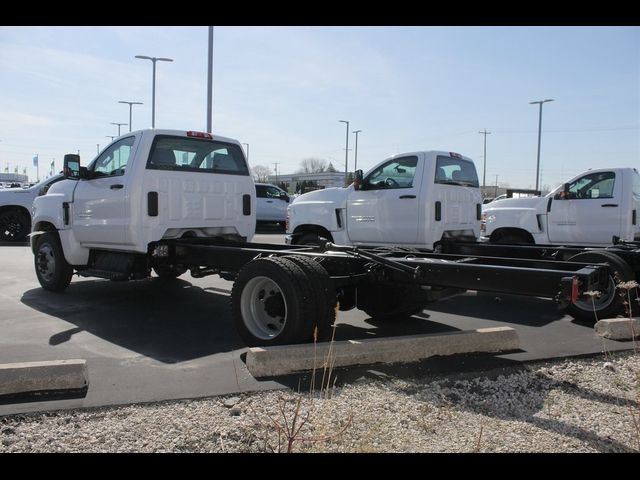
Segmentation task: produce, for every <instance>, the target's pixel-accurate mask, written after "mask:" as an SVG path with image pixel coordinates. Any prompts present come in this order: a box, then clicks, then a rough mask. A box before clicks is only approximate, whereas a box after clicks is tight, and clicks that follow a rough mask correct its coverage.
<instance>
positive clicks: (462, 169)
mask: <svg viewBox="0 0 640 480" xmlns="http://www.w3.org/2000/svg"><path fill="white" fill-rule="evenodd" d="M434 182H435V183H443V184H446V185H461V186H464V187H479V186H480V183H479V182H478V174H477V173H476V167H475V165H474V164H473V162H470V161H469V160H464V159H462V158H454V157H447V156H444V155H438V158H437V159H436V175H435V179H434Z"/></svg>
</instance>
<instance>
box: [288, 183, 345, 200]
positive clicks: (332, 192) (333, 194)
mask: <svg viewBox="0 0 640 480" xmlns="http://www.w3.org/2000/svg"><path fill="white" fill-rule="evenodd" d="M348 191H349V189H348V188H341V187H331V188H325V189H322V190H314V191H313V192H308V193H303V194H302V195H300V196H298V197H296V198H295V199H294V200H293V202H292V203H293V204H296V203H304V202H335V203H344V201H345V200H346V198H347V192H348Z"/></svg>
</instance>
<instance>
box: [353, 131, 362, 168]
mask: <svg viewBox="0 0 640 480" xmlns="http://www.w3.org/2000/svg"><path fill="white" fill-rule="evenodd" d="M360 132H362V130H354V131H353V132H351V133H355V134H356V151H355V158H354V160H353V171H354V172H355V171H356V170H357V169H358V134H359V133H360Z"/></svg>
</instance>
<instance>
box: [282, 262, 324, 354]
mask: <svg viewBox="0 0 640 480" xmlns="http://www.w3.org/2000/svg"><path fill="white" fill-rule="evenodd" d="M286 258H287V259H288V260H290V261H292V262H294V263H295V264H296V265H298V266H299V267H300V268H301V269H302V270H303V271H304V273H305V275H306V276H307V278H308V279H309V282H310V284H311V290H312V291H313V293H314V295H315V297H316V298H315V303H316V305H317V306H318V311H317V321H316V322H315V324H314V325H310V327H311V329H310V331H303V332H301V334H302V335H303V341H312V340H313V335H314V330H315V327H317V328H318V335H317V341H319V342H321V341H324V340H328V339H329V338H330V336H331V327H332V325H333V324H334V322H335V321H336V310H335V306H336V293H335V290H332V289H331V286H330V284H329V281H330V280H329V274H328V273H327V271H326V270H325V269H324V267H323V266H322V265H320V264H319V263H318V262H316V261H315V260H313V259H312V258H309V257H304V256H302V255H292V256H290V257H286Z"/></svg>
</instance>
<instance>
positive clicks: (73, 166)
mask: <svg viewBox="0 0 640 480" xmlns="http://www.w3.org/2000/svg"><path fill="white" fill-rule="evenodd" d="M62 174H63V175H64V178H71V179H79V178H80V155H76V154H75V153H67V154H66V155H65V156H64V163H63V167H62Z"/></svg>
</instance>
